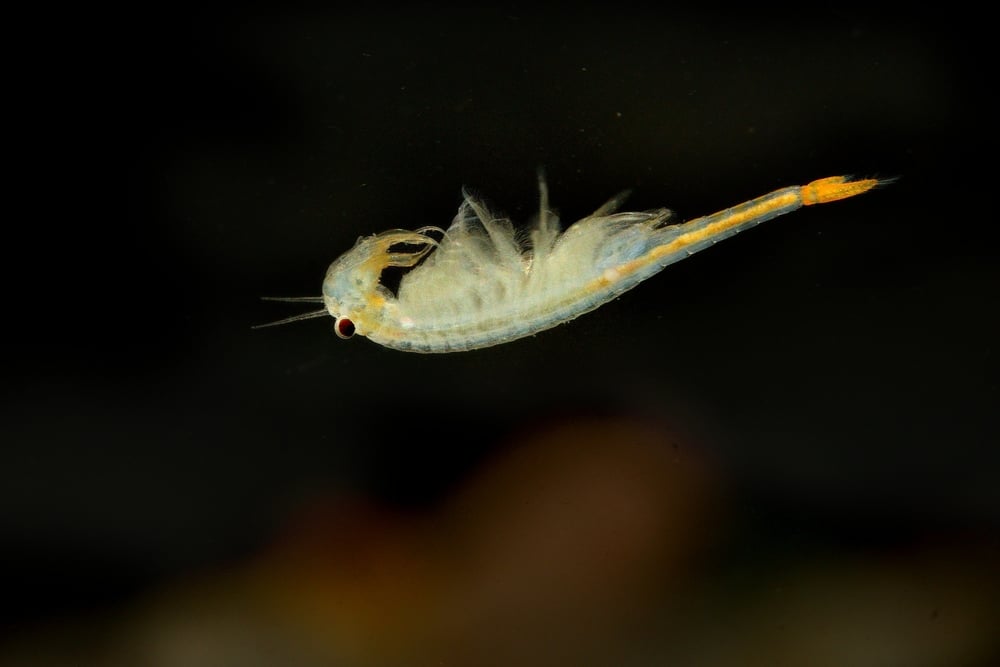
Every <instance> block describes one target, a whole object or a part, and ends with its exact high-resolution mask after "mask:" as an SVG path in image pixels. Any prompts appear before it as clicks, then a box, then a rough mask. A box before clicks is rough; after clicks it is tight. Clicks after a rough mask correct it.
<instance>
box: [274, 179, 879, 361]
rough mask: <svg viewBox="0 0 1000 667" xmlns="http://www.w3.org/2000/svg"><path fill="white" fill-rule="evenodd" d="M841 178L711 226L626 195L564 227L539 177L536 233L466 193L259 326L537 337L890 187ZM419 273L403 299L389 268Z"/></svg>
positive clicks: (358, 254) (495, 338) (496, 340)
mask: <svg viewBox="0 0 1000 667" xmlns="http://www.w3.org/2000/svg"><path fill="white" fill-rule="evenodd" d="M887 182H888V181H887V180H882V179H860V180H852V179H851V178H850V177H848V176H831V177H828V178H821V179H819V180H815V181H812V182H811V183H809V184H808V185H803V186H791V187H786V188H782V189H780V190H775V191H774V192H771V193H769V194H766V195H763V196H761V197H757V198H756V199H751V200H750V201H747V202H744V203H742V204H738V205H736V206H733V207H732V208H727V209H725V210H723V211H719V212H718V213H713V214H712V215H708V216H705V217H701V218H695V219H693V220H690V221H688V222H684V223H676V224H675V223H673V222H672V219H671V218H672V213H671V211H669V210H668V209H665V208H658V209H653V210H649V211H642V212H619V211H618V210H619V208H620V207H621V205H622V203H623V201H624V199H625V196H626V195H627V193H622V194H620V195H618V196H616V197H613V198H612V199H610V200H609V201H608V202H607V203H605V204H604V205H603V206H601V207H600V208H598V209H597V210H596V211H594V212H593V213H592V214H590V215H588V216H587V217H585V218H583V219H582V220H580V221H578V222H576V223H574V224H572V225H570V226H569V227H567V228H566V229H565V231H562V230H561V228H560V223H559V218H558V216H557V215H556V214H555V213H553V212H552V211H551V210H550V208H549V193H548V186H547V185H546V182H545V178H544V175H543V174H542V173H539V178H538V189H539V196H540V206H539V212H538V215H537V216H536V219H535V220H534V224H533V225H532V226H531V227H530V231H528V232H527V233H524V232H519V231H518V230H517V229H516V228H515V227H514V225H513V224H512V223H511V221H510V220H509V219H507V218H505V217H502V216H498V215H496V214H494V213H492V212H491V211H490V210H489V209H488V208H487V207H486V205H485V204H484V203H483V202H482V201H481V200H480V199H478V198H476V197H474V196H473V195H471V194H470V193H469V192H468V191H464V190H463V201H462V204H461V206H460V207H459V209H458V213H457V215H456V216H455V218H454V220H453V221H452V223H451V226H449V227H448V228H447V229H441V228H440V227H421V228H420V229H416V230H413V231H408V230H402V229H393V230H389V231H384V232H381V233H378V234H374V235H371V236H366V237H361V238H360V239H358V241H357V243H356V244H355V245H354V247H353V248H351V249H350V250H348V251H347V252H346V253H344V254H343V255H341V256H340V257H339V258H337V259H336V260H335V261H334V262H333V263H332V264H331V265H330V268H329V270H328V271H327V272H326V278H325V280H324V281H323V290H322V296H316V297H293V298H285V297H265V298H266V299H267V300H272V301H292V302H305V303H322V304H323V306H324V308H323V310H318V311H315V312H309V313H304V314H302V315H296V316H293V317H289V318H285V319H283V320H279V321H277V322H272V323H270V324H264V325H259V326H258V327H255V328H260V327H268V326H275V325H278V324H286V323H289V322H295V321H299V320H305V319H311V318H315V317H322V316H325V315H327V314H329V315H331V316H332V317H333V318H334V331H335V332H336V334H337V335H338V336H340V337H341V338H350V337H352V336H354V335H360V336H365V337H367V338H369V339H370V340H372V341H374V342H375V343H378V344H380V345H383V346H385V347H388V348H393V349H397V350H404V351H407V352H424V353H440V352H459V351H464V350H473V349H477V348H484V347H491V346H493V345H499V344H501V343H508V342H510V341H513V340H517V339H519V338H524V337H526V336H532V335H534V334H537V333H539V332H541V331H545V330H546V329H551V328H552V327H555V326H558V325H560V324H563V323H565V322H568V321H570V320H572V319H574V318H576V317H579V316H580V315H583V314H584V313H587V312H589V311H592V310H594V309H596V308H598V307H600V306H601V305H603V304H605V303H607V302H608V301H611V300H612V299H614V298H616V297H618V296H619V295H621V294H622V293H624V292H626V291H628V290H630V289H632V288H633V287H635V286H636V285H638V284H639V283H640V282H642V281H644V280H646V279H647V278H649V277H651V276H653V275H655V274H657V273H659V272H660V271H662V270H663V269H664V268H665V267H667V266H669V265H670V264H673V263H674V262H678V261H680V260H682V259H684V258H686V257H690V256H691V255H692V254H694V253H696V252H698V251H699V250H703V249H705V248H707V247H709V246H710V245H712V244H714V243H716V242H718V241H721V240H722V239H725V238H729V237H730V236H733V235H734V234H736V233H738V232H741V231H743V230H745V229H748V228H750V227H753V226H754V225H758V224H760V223H762V222H764V221H766V220H770V219H772V218H776V217H778V216H780V215H785V214H786V213H791V212H792V211H794V210H796V209H798V208H800V207H802V206H812V205H815V204H826V203H829V202H834V201H838V200H841V199H847V198H849V197H854V196H856V195H860V194H862V193H864V192H868V191H869V190H871V189H872V188H874V187H876V186H878V185H882V184H885V183H887ZM388 267H399V268H400V269H403V270H407V269H408V271H407V272H406V273H405V274H404V275H403V276H402V278H401V280H400V282H399V286H398V289H397V290H396V291H395V292H394V291H393V290H391V289H389V287H387V286H386V285H385V284H384V282H383V271H384V270H385V269H386V268H388Z"/></svg>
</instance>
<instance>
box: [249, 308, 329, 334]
mask: <svg viewBox="0 0 1000 667" xmlns="http://www.w3.org/2000/svg"><path fill="white" fill-rule="evenodd" d="M324 315H329V313H328V312H326V311H325V310H317V311H314V312H311V313H303V314H301V315H292V316H291V317H286V318H285V319H283V320H278V321H277V322H268V323H267V324H255V325H253V326H252V327H250V328H251V329H266V328H267V327H276V326H278V325H279V324H291V323H292V322H301V321H302V320H312V319H315V318H317V317H323V316H324Z"/></svg>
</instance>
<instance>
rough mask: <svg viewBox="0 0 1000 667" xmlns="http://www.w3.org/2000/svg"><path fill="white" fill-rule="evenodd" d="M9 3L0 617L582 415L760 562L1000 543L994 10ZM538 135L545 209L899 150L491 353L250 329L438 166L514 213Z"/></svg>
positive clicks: (117, 600) (525, 204)
mask: <svg viewBox="0 0 1000 667" xmlns="http://www.w3.org/2000/svg"><path fill="white" fill-rule="evenodd" d="M26 29H27V28H26ZM31 31H32V34H33V35H34V39H33V40H32V41H33V44H34V49H33V50H32V51H30V52H29V53H28V59H29V60H30V61H31V64H32V65H36V66H37V72H38V75H37V77H36V76H32V75H29V76H25V77H24V83H26V84H28V85H27V86H26V89H25V93H24V94H23V95H18V96H16V101H15V102H12V103H11V104H12V105H13V106H16V107H17V109H18V110H19V111H21V112H23V114H24V118H25V124H24V125H23V126H22V125H14V126H13V127H12V129H11V132H15V133H19V134H20V135H21V138H26V139H27V142H28V144H29V145H30V148H29V150H28V152H27V155H26V157H25V161H24V163H22V164H20V165H18V167H19V171H20V175H21V176H22V177H25V178H24V182H26V183H30V184H31V185H30V187H29V186H25V188H24V189H23V190H21V191H19V192H17V193H15V198H16V199H17V200H18V201H20V202H21V203H24V204H27V206H26V208H27V212H25V213H23V214H21V215H19V216H17V219H16V221H15V219H11V220H10V221H9V223H8V228H9V230H10V231H9V235H8V243H5V244H4V246H5V250H6V252H5V255H6V256H7V259H6V262H5V269H6V271H7V272H8V274H9V275H8V276H7V278H6V282H7V286H8V292H9V293H10V296H9V298H8V302H9V303H8V307H7V312H8V318H7V326H6V327H5V329H6V331H5V333H6V335H7V336H8V341H9V342H8V344H7V345H6V346H5V347H6V352H7V356H8V358H7V360H6V362H5V364H6V372H5V377H6V380H7V381H6V382H5V385H6V387H5V389H4V395H3V407H2V410H3V418H2V420H0V443H2V444H0V447H2V449H0V567H2V570H0V572H2V574H0V577H2V579H0V583H2V587H3V590H4V592H5V593H4V596H3V597H4V602H3V604H2V605H0V610H2V613H3V620H4V628H5V632H4V636H5V637H7V638H9V639H11V641H26V640H24V639H23V638H24V637H31V636H34V635H32V634H31V633H32V632H34V631H37V630H38V629H39V628H42V629H43V630H42V633H43V634H46V633H47V630H44V629H45V628H48V627H49V626H48V625H47V624H49V623H53V622H56V621H58V622H59V623H61V624H63V625H60V627H66V626H69V627H72V626H73V623H74V622H75V621H74V619H79V618H89V617H91V616H92V615H94V614H98V613H103V612H105V611H106V610H109V609H111V610H113V609H118V608H120V607H121V605H127V604H130V603H132V602H133V601H135V600H137V599H142V597H143V596H144V595H145V594H147V593H148V592H149V591H150V590H158V589H159V588H160V587H162V586H168V587H169V586H170V585H171V582H174V581H177V580H178V579H179V578H183V577H185V576H187V575H188V574H189V573H191V572H203V571H213V568H220V567H223V568H224V567H228V566H230V565H231V564H233V563H240V562H242V561H243V559H245V558H247V557H249V556H251V555H253V554H256V553H259V551H260V550H261V549H262V548H264V546H265V545H268V544H269V543H271V541H272V540H273V539H274V538H275V535H276V534H278V533H279V532H280V531H281V530H282V528H283V527H284V526H286V524H287V523H288V522H289V520H290V519H289V517H293V516H296V515H298V513H299V512H301V511H303V508H308V507H309V506H311V505H312V504H314V503H316V502H319V501H318V500H317V499H325V498H330V497H339V496H340V495H342V494H350V495H352V497H360V498H364V499H365V502H366V503H369V504H371V505H372V506H375V507H378V508H381V509H382V510H384V511H387V512H402V513H411V512H412V513H417V514H421V513H425V514H433V512H435V511H436V508H438V507H440V506H441V504H442V503H445V502H447V499H448V498H449V497H451V496H450V494H452V493H453V491H454V490H455V489H456V488H458V487H460V486H461V485H462V484H463V483H465V482H466V481H467V480H468V479H470V476H472V475H473V474H474V473H475V472H476V471H478V470H481V469H483V468H484V466H485V467H488V466H489V465H490V462H491V461H494V460H496V458H495V457H498V456H499V457H502V456H503V455H504V452H505V450H506V449H507V448H509V447H510V444H509V443H511V442H513V441H518V439H519V438H520V437H521V434H524V433H532V432H534V430H535V429H536V428H541V425H545V424H553V423H555V424H559V423H572V422H574V421H575V420H578V419H582V418H589V417H592V416H594V415H600V416H603V417H606V418H608V419H611V420H624V421H627V422H630V423H631V421H643V420H651V421H654V422H656V423H669V424H670V428H671V429H675V430H679V431H681V432H684V433H688V434H689V435H690V442H692V443H697V444H696V445H694V444H692V445H690V446H691V447H696V448H697V450H698V451H699V456H704V457H705V458H706V460H710V461H711V464H710V465H711V467H712V469H713V475H714V476H715V477H717V478H718V479H721V480H723V481H722V482H720V483H719V486H720V487H721V488H722V489H723V492H722V493H721V495H723V496H724V497H725V498H726V501H725V503H726V505H727V507H728V514H727V516H728V517H729V518H728V519H727V520H726V521H725V522H723V523H722V524H720V526H721V527H719V528H718V530H717V535H716V539H717V540H718V541H721V542H722V543H724V544H726V545H728V546H727V547H726V549H728V550H729V553H738V554H742V556H741V558H742V557H747V558H749V559H750V560H751V561H753V562H758V561H759V562H763V563H767V562H773V561H774V560H775V559H778V560H780V561H781V562H784V561H786V560H788V561H792V562H798V561H797V559H799V558H800V557H801V558H806V556H804V555H803V554H812V553H814V552H816V551H820V552H826V551H827V550H830V549H848V550H849V551H850V553H852V554H855V555H857V554H860V556H858V557H859V558H861V559H862V560H864V558H865V557H867V555H870V554H871V553H883V552H884V551H885V550H890V551H892V550H897V549H911V548H914V547H913V545H915V544H921V545H926V544H930V545H934V546H941V545H945V546H946V547H948V548H950V547H953V546H957V548H959V549H960V550H962V552H963V553H964V552H965V551H964V550H966V549H971V550H974V551H976V553H979V550H980V549H986V550H987V551H989V550H991V549H992V550H995V549H996V547H997V546H998V545H997V540H996V535H997V529H998V524H1000V487H998V481H1000V479H998V464H1000V460H998V454H997V452H998V447H997V445H998V442H1000V427H998V398H1000V389H998V386H1000V380H998V362H997V340H998V332H1000V327H998V316H997V311H998V309H997V296H998V289H997V286H998V284H1000V281H998V277H1000V270H998V263H997V250H996V245H995V243H996V240H997V232H996V225H997V222H996V220H995V208H996V206H995V198H996V192H997V189H996V186H995V184H994V171H995V170H994V169H993V168H992V166H991V165H992V160H993V157H994V152H995V140H994V131H993V128H992V124H993V122H994V117H995V105H994V104H993V102H992V101H991V91H990V88H992V84H991V83H989V82H990V81H991V80H992V76H993V75H992V72H993V71H994V67H993V65H992V64H991V63H990V62H989V60H987V59H986V57H985V54H986V52H987V51H988V50H989V46H990V44H989V41H988V39H984V38H985V37H986V35H985V34H984V33H985V31H979V30H978V29H976V28H975V27H969V26H957V25H949V24H947V23H944V22H939V21H937V20H935V18H934V17H930V16H922V15H919V14H917V15H914V14H907V15H898V14H892V15H889V14H885V15H879V14H871V13H859V12H857V11H855V10H853V9H852V8H850V7H845V8H842V9H830V10H824V11H822V12H821V11H819V10H815V11H810V10H808V9H805V10H802V11H796V12H794V13H786V14H781V15H775V16H762V15H757V14H752V13H750V12H746V11H743V12H739V11H737V12H736V13H732V12H731V11H727V12H726V13H724V14H723V13H722V12H719V11H714V10H711V9H709V8H705V9H703V10H701V9H699V8H692V9H689V10H687V11H685V12H680V13H677V14H672V13H669V12H667V11H665V10H655V11H654V10H651V9H642V8H639V7H628V6H605V5H588V6H579V7H576V8H575V9H572V10H557V9H555V8H530V9H528V8H524V7H519V6H510V7H493V8H487V9H475V10H473V9H463V8H459V7H450V8H443V7H440V8H439V7H432V8H427V7H424V8H411V9H397V8H391V7H384V6H374V5H373V6H371V7H368V8H355V9H353V10H351V11H348V12H344V11H339V10H334V9H327V8H322V7H316V6H308V7H305V6H296V7H294V8H288V9H273V8H266V7H264V6H261V5H255V6H253V7H252V8H250V9H246V8H242V9H235V8H223V7H221V6H216V8H215V9H209V10H205V9H201V10H193V9H188V8H183V7H177V6H164V7H162V8H161V9H160V10H156V9H144V10H143V11H142V12H141V14H134V15H129V14H121V13H118V12H110V11H108V12H106V13H102V12H101V11H97V12H93V13H88V14H86V15H84V14H80V15H77V16H64V17H61V18H60V19H59V20H55V19H51V18H50V19H48V20H45V19H43V20H42V22H41V23H39V24H35V25H34V26H32V27H31ZM32 121H33V122H32ZM29 122H31V124H30V125H29V124H28V123H29ZM35 122H37V126H36V125H35ZM29 127H31V128H33V127H39V129H37V130H35V129H28V128H29ZM539 166H544V167H545V169H546V171H547V173H548V178H549V186H550V191H551V197H552V203H553V205H554V206H555V207H557V208H558V209H559V211H560V213H561V214H562V217H563V220H564V222H565V223H568V222H571V221H573V220H576V219H579V218H580V217H583V216H584V215H586V214H587V213H589V212H590V211H591V210H593V209H594V208H596V207H597V206H598V205H600V204H601V203H603V202H604V201H605V200H606V199H607V198H608V197H609V196H611V195H613V194H615V193H617V192H618V191H620V190H622V189H625V188H632V189H633V195H632V197H631V198H630V200H629V201H628V203H627V206H626V207H627V208H636V209H645V208H654V207H658V206H663V205H665V206H669V207H671V208H672V209H674V210H675V211H676V212H677V214H678V217H679V218H681V219H687V218H692V217H696V216H698V215H703V214H707V213H710V212H714V211H716V210H719V209H721V208H724V207H727V206H730V205H733V204H736V203H739V202H741V201H744V200H746V199H750V198H752V197H755V196H758V195H760V194H764V193H766V192H769V191H771V190H773V189H777V188H780V187H784V186H787V185H794V184H804V183H806V182H808V181H810V180H813V179H815V178H819V177H824V176H829V175H835V174H854V175H857V176H859V177H885V178H888V177H896V176H898V177H900V178H899V180H898V181H896V182H895V183H893V184H892V185H891V186H888V187H885V188H882V189H879V190H876V191H873V192H871V193H868V194H865V195H864V196H862V197H859V198H857V199H852V200H849V201H845V202H840V203H836V204H831V205H829V206H823V207H818V208H816V209H804V210H801V211H799V212H796V213H794V214H793V215H791V216H788V217H784V218H780V219H778V220H775V221H772V222H769V223H767V224H766V225H764V226H762V227H760V228H756V229H754V230H752V231H749V232H747V233H745V234H741V235H739V236H737V237H735V238H733V239H730V240H728V241H726V242H725V243H723V244H721V245H719V246H717V247H713V248H711V249H709V250H707V251H705V252H702V253H699V254H698V255H696V256H694V257H692V258H691V259H688V260H686V261H684V262H682V263H680V264H677V265H674V266H671V267H669V268H668V269H667V270H665V271H664V272H663V273H661V274H659V275H657V276H655V277H654V278H653V279H651V280H649V281H647V282H646V283H643V284H642V285H640V286H639V287H637V288H636V289H634V290H633V291H631V292H629V293H627V294H626V295H624V296H622V297H621V298H620V299H619V300H616V301H615V302H613V303H610V304H608V305H606V306H604V307H603V308H601V309H599V310H598V311H595V312H593V313H590V314H588V315H586V316H584V317H582V318H580V319H578V320H576V321H574V322H572V323H570V324H568V325H566V326H561V327H559V328H557V329H554V330H551V331H548V332H545V333H543V334H541V335H539V336H537V337H534V338H528V339H523V340H520V341H517V342H515V343H511V344H508V345H504V346H500V347H496V348H490V349H485V350H480V351H475V352H469V353H462V354H454V355H442V356H438V355H430V356H423V355H410V354H405V353H400V352H395V351H391V350H387V349H383V348H381V347H379V346H377V345H375V344H373V343H370V342H369V341H367V340H364V339H362V338H356V339H354V340H351V341H348V342H344V341H341V340H339V339H337V338H336V337H335V336H334V335H333V333H332V329H331V321H330V320H314V321H310V322H305V323H299V324H295V325H292V326H288V327H283V328H276V329H266V330H258V331H252V330H251V329H250V325H252V324H258V323H262V322H266V321H270V320H274V319H279V318H281V317H284V316H286V315H289V314H294V313H295V312H298V311H297V310H296V309H295V308H294V306H291V305H288V304H273V303H263V302H260V301H259V297H260V296H261V295H290V296H307V295H318V294H319V289H320V285H321V282H322V278H323V275H324V272H325V270H326V267H327V265H328V264H329V263H330V262H331V261H332V260H333V259H335V257H336V256H337V255H339V254H340V253H341V252H343V251H345V250H346V249H348V248H349V247H350V246H351V245H352V244H353V242H354V240H355V239H356V238H357V237H358V236H360V235H365V234H370V233H374V232H377V231H382V230H384V229H388V228H393V227H399V228H416V227H419V226H423V225H440V226H446V225H447V223H448V222H449V221H450V219H451V217H452V215H454V212H455V209H456V208H457V206H458V204H459V202H460V189H461V187H462V186H468V187H470V188H472V189H474V190H476V191H477V192H480V193H482V194H483V195H484V196H485V197H486V198H487V200H488V201H489V202H491V204H493V205H494V207H495V208H497V209H498V210H502V211H505V212H506V213H508V214H509V215H510V216H511V217H512V218H513V219H514V220H516V221H526V220H527V219H528V218H529V217H530V216H531V215H532V214H533V213H534V212H535V210H536V206H537V192H536V183H535V169H536V168H537V167H539ZM19 180H20V179H19ZM608 446H609V447H610V448H614V447H615V446H616V443H614V442H609V443H608ZM977 558H978V557H977ZM988 561H989V559H986V562H988ZM744 562H746V561H744ZM948 562H949V563H950V564H951V565H950V567H952V568H953V569H954V570H955V571H958V570H972V571H975V572H977V573H978V574H981V575H982V577H983V579H982V581H981V582H980V583H982V584H983V585H986V584H988V585H990V586H995V585H996V584H997V571H996V568H995V566H994V567H987V566H982V565H975V564H974V563H982V561H981V560H978V559H973V560H972V561H964V560H962V558H960V557H955V558H954V559H952V560H950V561H948ZM970 563H971V564H970ZM984 582H985V583H984ZM977 585H979V584H977ZM110 634H113V633H110ZM0 646H2V644H0ZM0 657H2V651H0ZM927 664H936V663H934V662H929V663H927ZM942 664H944V663H942ZM970 664H971V663H970ZM976 664H978V663H976ZM983 664H985V663H983Z"/></svg>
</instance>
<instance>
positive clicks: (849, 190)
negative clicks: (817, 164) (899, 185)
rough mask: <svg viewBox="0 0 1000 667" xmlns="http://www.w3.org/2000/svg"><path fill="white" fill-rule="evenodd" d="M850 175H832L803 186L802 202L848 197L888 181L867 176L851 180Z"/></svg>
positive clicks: (809, 203) (835, 199)
mask: <svg viewBox="0 0 1000 667" xmlns="http://www.w3.org/2000/svg"><path fill="white" fill-rule="evenodd" d="M849 179H850V177H849V176H830V177H829V178H821V179H819V180H816V181H813V182H812V183H810V184H809V185H803V186H802V194H801V197H802V204H803V205H804V206H811V205H812V204H826V203H827V202H831V201H837V200H838V199H847V198H848V197H853V196H855V195H860V194H861V193H863V192H868V191H869V190H871V189H872V188H874V187H875V186H876V185H879V184H881V183H886V182H888V181H882V180H879V179H877V178H866V179H863V180H860V181H852V180H849Z"/></svg>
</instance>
